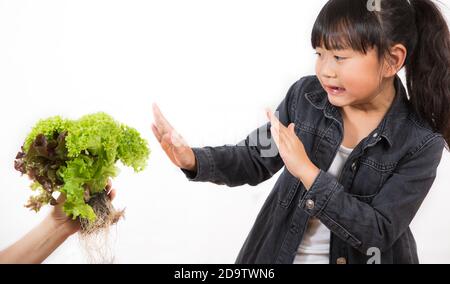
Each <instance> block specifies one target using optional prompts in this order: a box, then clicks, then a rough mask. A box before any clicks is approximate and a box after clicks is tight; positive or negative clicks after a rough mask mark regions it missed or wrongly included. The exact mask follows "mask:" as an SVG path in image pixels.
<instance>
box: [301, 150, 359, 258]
mask: <svg viewBox="0 0 450 284" xmlns="http://www.w3.org/2000/svg"><path fill="white" fill-rule="evenodd" d="M352 151H353V149H351V148H347V147H344V146H342V145H340V146H339V150H338V152H337V154H336V156H335V157H334V160H333V162H332V163H331V166H330V169H329V170H328V173H330V174H331V175H333V176H334V177H336V178H337V177H338V175H339V174H340V172H341V170H342V167H343V166H344V163H345V161H346V160H347V158H348V156H349V155H350V153H351V152H352ZM329 253H330V230H329V229H328V228H327V227H326V226H325V225H324V224H322V222H320V220H319V219H317V218H315V217H311V218H309V221H308V225H307V228H306V231H305V233H304V235H303V239H302V242H301V243H300V245H299V246H298V249H297V254H296V256H295V259H294V264H306V263H310V264H313V263H315V264H319V263H323V264H328V263H329Z"/></svg>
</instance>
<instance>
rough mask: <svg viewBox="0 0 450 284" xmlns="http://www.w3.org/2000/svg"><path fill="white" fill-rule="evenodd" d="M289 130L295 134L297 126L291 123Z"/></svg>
mask: <svg viewBox="0 0 450 284" xmlns="http://www.w3.org/2000/svg"><path fill="white" fill-rule="evenodd" d="M288 129H289V131H290V132H291V133H294V134H295V124H294V123H290V124H289V126H288Z"/></svg>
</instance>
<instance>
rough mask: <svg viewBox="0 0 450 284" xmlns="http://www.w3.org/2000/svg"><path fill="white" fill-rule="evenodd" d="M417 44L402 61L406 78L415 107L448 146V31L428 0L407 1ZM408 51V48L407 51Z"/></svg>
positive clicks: (449, 125) (441, 17) (449, 83)
mask: <svg viewBox="0 0 450 284" xmlns="http://www.w3.org/2000/svg"><path fill="white" fill-rule="evenodd" d="M409 2H410V3H411V6H412V7H413V9H414V11H415V22H416V28H417V35H418V37H417V44H416V46H415V48H413V50H412V53H411V54H410V55H409V56H408V57H409V58H407V60H406V81H407V88H408V92H409V96H410V101H411V103H412V105H413V107H414V108H415V110H416V111H417V112H418V113H419V114H420V115H421V116H422V117H423V118H424V119H425V120H426V121H427V122H428V123H429V124H430V125H431V126H432V127H433V128H434V129H435V131H437V132H439V133H441V134H442V135H443V137H444V139H445V140H446V142H447V145H446V148H447V150H448V149H449V146H448V145H450V33H449V28H448V25H447V22H446V21H445V18H444V16H443V15H442V13H441V11H440V10H439V8H438V7H437V6H436V4H434V3H433V2H432V1H431V0H410V1H409ZM409 52H411V51H409Z"/></svg>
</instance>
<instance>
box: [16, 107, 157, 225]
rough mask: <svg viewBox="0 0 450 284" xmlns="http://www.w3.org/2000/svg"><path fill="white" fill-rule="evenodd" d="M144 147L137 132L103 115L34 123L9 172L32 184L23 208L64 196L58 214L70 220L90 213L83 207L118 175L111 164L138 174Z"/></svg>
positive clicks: (91, 213) (143, 163) (142, 165)
mask: <svg viewBox="0 0 450 284" xmlns="http://www.w3.org/2000/svg"><path fill="white" fill-rule="evenodd" d="M149 154H150V149H149V148H148V144H147V142H146V141H145V140H144V139H143V138H141V136H140V134H139V132H138V131H137V130H136V129H134V128H131V127H129V126H127V125H124V124H120V123H118V122H116V121H115V120H114V119H113V118H112V117H111V116H109V115H107V114H106V113H102V112H100V113H95V114H90V115H85V116H83V117H81V118H80V119H79V120H67V119H63V118H62V117H60V116H55V117H51V118H48V119H45V120H40V121H39V122H38V123H37V124H36V125H35V127H33V129H32V130H31V132H30V134H29V135H28V136H27V138H26V139H25V143H24V145H23V147H22V151H21V152H19V153H18V155H17V157H16V161H15V168H16V169H17V170H18V171H20V172H22V173H23V174H28V175H29V176H30V178H32V179H33V180H35V183H34V185H33V189H34V190H35V191H38V192H39V193H40V194H39V195H38V196H33V197H31V198H30V200H29V202H28V204H27V205H26V206H27V207H29V208H31V209H33V210H35V211H38V210H39V209H40V207H41V206H42V205H45V204H47V203H50V204H55V202H56V201H55V200H54V198H53V196H52V193H53V192H54V191H59V192H61V193H63V194H64V195H65V196H66V200H65V202H64V205H63V210H64V212H65V213H66V214H67V215H68V216H72V218H73V219H75V218H77V217H80V218H87V219H88V220H90V221H94V220H95V218H96V215H95V213H94V211H93V209H92V208H91V206H90V205H89V204H88V203H87V202H88V201H89V199H90V198H91V197H92V196H94V195H96V194H98V193H100V192H101V191H103V190H104V188H105V185H106V184H107V180H108V178H110V177H115V176H117V175H118V173H119V170H118V168H117V166H116V162H117V161H119V160H120V161H121V162H122V163H123V164H124V165H125V166H129V167H132V168H133V169H134V171H135V172H139V171H142V170H144V168H145V166H146V163H147V160H148V156H149Z"/></svg>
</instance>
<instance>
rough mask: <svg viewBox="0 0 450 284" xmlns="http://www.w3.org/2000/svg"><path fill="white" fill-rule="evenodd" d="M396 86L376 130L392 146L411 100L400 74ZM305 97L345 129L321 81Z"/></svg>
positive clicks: (395, 80)
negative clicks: (389, 103)
mask: <svg viewBox="0 0 450 284" xmlns="http://www.w3.org/2000/svg"><path fill="white" fill-rule="evenodd" d="M394 86H395V90H396V95H395V97H394V100H393V102H392V104H391V106H390V107H389V109H388V111H387V112H386V114H385V116H384V118H383V120H382V121H381V122H380V124H379V125H378V127H377V129H375V130H374V131H375V132H376V133H378V134H380V135H379V136H381V137H384V138H385V139H386V140H387V142H388V144H389V146H392V142H393V139H394V132H395V129H396V128H397V124H398V123H401V119H399V118H401V117H404V116H405V115H407V114H408V113H409V109H408V105H409V100H408V97H407V95H406V90H405V88H404V86H403V84H402V81H401V80H400V77H399V76H398V75H396V76H395V78H394ZM305 97H306V99H307V100H308V101H309V102H310V103H311V104H312V105H313V106H314V107H315V108H317V109H321V110H323V112H324V115H325V116H326V117H329V118H332V119H334V120H336V121H337V122H338V123H340V125H341V127H342V129H343V120H342V116H341V112H340V111H339V109H338V107H336V106H334V105H332V104H331V103H330V102H329V100H328V94H327V92H326V91H325V90H324V89H323V88H322V86H321V85H320V83H319V86H318V88H317V90H314V91H311V92H307V93H305ZM369 143H371V141H369Z"/></svg>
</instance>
